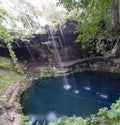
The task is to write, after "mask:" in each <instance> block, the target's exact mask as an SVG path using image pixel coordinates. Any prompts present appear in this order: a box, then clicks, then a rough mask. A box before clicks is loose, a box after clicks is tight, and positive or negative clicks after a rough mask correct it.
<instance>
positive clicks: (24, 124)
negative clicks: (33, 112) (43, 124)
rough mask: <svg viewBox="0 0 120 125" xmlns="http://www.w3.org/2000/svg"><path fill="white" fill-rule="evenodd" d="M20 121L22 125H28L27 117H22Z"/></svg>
mask: <svg viewBox="0 0 120 125" xmlns="http://www.w3.org/2000/svg"><path fill="white" fill-rule="evenodd" d="M21 120H22V125H29V122H28V117H27V116H24V115H22V116H21Z"/></svg>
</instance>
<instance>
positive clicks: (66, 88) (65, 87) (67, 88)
mask: <svg viewBox="0 0 120 125" xmlns="http://www.w3.org/2000/svg"><path fill="white" fill-rule="evenodd" d="M63 88H64V89H65V90H69V89H71V88H72V87H71V86H70V85H69V84H64V86H63Z"/></svg>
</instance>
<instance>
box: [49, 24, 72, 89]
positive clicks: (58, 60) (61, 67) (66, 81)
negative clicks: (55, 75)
mask: <svg viewBox="0 0 120 125" xmlns="http://www.w3.org/2000/svg"><path fill="white" fill-rule="evenodd" d="M48 31H49V37H50V38H51V40H52V43H53V47H54V52H55V53H54V54H55V57H56V60H57V63H58V65H59V66H60V69H61V70H62V71H64V70H65V69H64V68H63V66H62V61H61V57H60V54H59V51H58V48H57V43H56V41H55V38H54V35H53V32H52V30H51V28H50V26H48ZM63 81H64V86H63V88H64V89H66V90H69V89H71V85H70V84H69V82H68V79H67V77H66V75H63Z"/></svg>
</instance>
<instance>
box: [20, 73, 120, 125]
mask: <svg viewBox="0 0 120 125" xmlns="http://www.w3.org/2000/svg"><path fill="white" fill-rule="evenodd" d="M67 80H68V83H69V85H70V86H71V88H70V89H69V90H67V89H65V88H64V82H63V77H56V78H49V79H45V80H37V81H34V83H33V86H32V87H30V88H29V89H27V90H26V91H25V92H24V93H23V94H22V95H21V104H22V107H23V112H24V114H25V115H27V116H28V117H29V121H30V123H32V124H33V125H34V124H35V123H36V122H37V121H39V122H40V123H43V121H47V122H50V121H52V120H53V119H54V118H58V117H62V116H69V117H70V116H73V115H75V116H82V117H86V116H89V115H90V114H94V113H97V112H98V110H99V109H100V108H103V107H108V108H109V107H110V105H111V103H113V102H115V100H117V99H118V98H119V97H120V74H113V73H106V72H96V71H95V72H94V71H86V72H82V73H77V74H73V75H69V76H67Z"/></svg>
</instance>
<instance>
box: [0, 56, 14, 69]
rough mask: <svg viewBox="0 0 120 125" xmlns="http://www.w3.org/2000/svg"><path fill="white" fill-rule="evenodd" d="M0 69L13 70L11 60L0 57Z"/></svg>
mask: <svg viewBox="0 0 120 125" xmlns="http://www.w3.org/2000/svg"><path fill="white" fill-rule="evenodd" d="M0 69H2V70H11V71H13V70H14V67H13V64H12V62H11V60H9V59H6V58H4V57H0Z"/></svg>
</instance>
